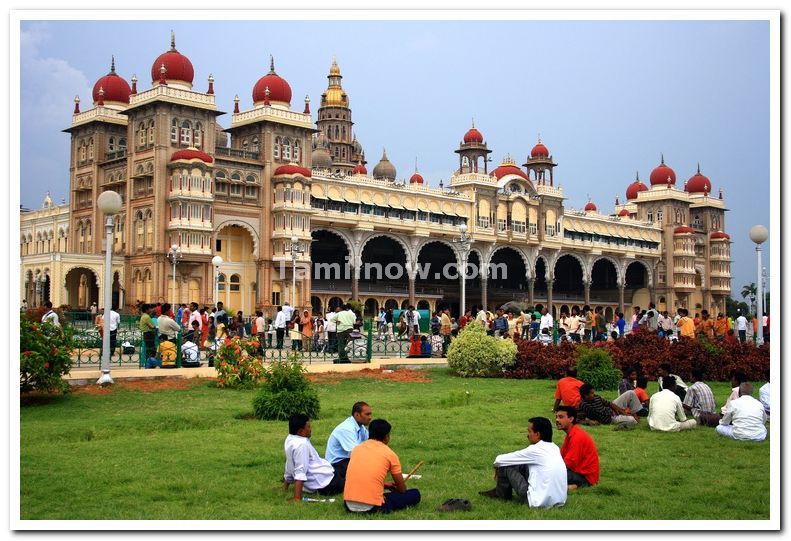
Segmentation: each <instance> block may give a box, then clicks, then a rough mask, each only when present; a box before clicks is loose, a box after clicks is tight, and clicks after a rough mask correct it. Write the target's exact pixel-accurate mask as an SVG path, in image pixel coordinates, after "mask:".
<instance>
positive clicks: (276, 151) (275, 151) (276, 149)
mask: <svg viewBox="0 0 791 541" xmlns="http://www.w3.org/2000/svg"><path fill="white" fill-rule="evenodd" d="M272 154H273V156H274V157H275V158H277V159H280V137H275V145H274V147H272Z"/></svg>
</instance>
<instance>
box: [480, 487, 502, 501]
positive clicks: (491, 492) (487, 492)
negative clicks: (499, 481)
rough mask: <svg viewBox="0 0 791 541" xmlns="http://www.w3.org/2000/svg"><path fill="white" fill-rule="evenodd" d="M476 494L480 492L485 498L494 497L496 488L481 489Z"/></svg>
mask: <svg viewBox="0 0 791 541" xmlns="http://www.w3.org/2000/svg"><path fill="white" fill-rule="evenodd" d="M478 494H480V495H481V496H486V497H487V498H494V499H497V498H498V496H497V489H496V488H493V489H490V490H481V491H480V492H479V493H478Z"/></svg>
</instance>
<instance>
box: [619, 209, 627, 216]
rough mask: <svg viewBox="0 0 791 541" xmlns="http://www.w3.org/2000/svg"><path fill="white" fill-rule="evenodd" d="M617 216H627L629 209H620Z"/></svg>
mask: <svg viewBox="0 0 791 541" xmlns="http://www.w3.org/2000/svg"><path fill="white" fill-rule="evenodd" d="M618 216H621V217H624V218H625V217H628V216H629V211H628V210H626V209H621V212H619V213H618Z"/></svg>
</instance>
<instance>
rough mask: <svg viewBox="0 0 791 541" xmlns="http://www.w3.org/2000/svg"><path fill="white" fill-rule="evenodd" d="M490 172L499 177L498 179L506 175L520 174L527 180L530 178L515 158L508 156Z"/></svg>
mask: <svg viewBox="0 0 791 541" xmlns="http://www.w3.org/2000/svg"><path fill="white" fill-rule="evenodd" d="M490 174H491V175H494V176H495V177H497V180H500V179H501V178H503V177H504V176H506V175H518V176H520V177H522V178H523V179H525V180H529V179H528V178H527V175H526V174H525V172H524V171H522V170H521V169H519V168H518V167H517V166H516V164H515V163H514V162H513V160H510V159H509V158H506V159H505V160H504V161H503V163H501V164H500V166H499V167H497V169H495V170H494V171H492V172H491V173H490Z"/></svg>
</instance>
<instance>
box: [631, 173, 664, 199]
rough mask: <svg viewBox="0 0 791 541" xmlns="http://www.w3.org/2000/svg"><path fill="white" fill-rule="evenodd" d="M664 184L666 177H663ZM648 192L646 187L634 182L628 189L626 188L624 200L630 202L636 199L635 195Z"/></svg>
mask: <svg viewBox="0 0 791 541" xmlns="http://www.w3.org/2000/svg"><path fill="white" fill-rule="evenodd" d="M665 182H667V177H665ZM645 191H648V186H646V185H645V184H643V183H642V182H640V181H639V180H635V181H634V182H632V183H631V184H629V187H628V188H626V199H628V200H630V201H631V200H632V199H637V194H638V193H640V192H645Z"/></svg>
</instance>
